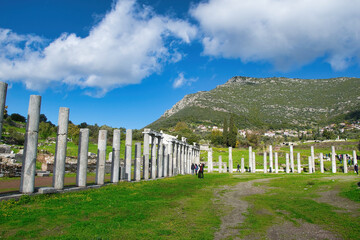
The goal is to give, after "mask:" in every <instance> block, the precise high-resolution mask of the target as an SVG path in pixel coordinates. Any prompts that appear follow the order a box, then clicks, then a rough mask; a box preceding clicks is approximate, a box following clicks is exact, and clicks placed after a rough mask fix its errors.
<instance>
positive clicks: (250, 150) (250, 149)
mask: <svg viewBox="0 0 360 240" xmlns="http://www.w3.org/2000/svg"><path fill="white" fill-rule="evenodd" d="M252 156H253V155H252V147H251V146H250V147H249V172H252V170H253V169H252V164H253V160H252Z"/></svg>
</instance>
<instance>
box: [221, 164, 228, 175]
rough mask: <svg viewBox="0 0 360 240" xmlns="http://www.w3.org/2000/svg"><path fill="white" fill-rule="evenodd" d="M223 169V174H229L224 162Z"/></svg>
mask: <svg viewBox="0 0 360 240" xmlns="http://www.w3.org/2000/svg"><path fill="white" fill-rule="evenodd" d="M221 169H222V172H223V173H227V166H226V162H223V163H222V168H221Z"/></svg>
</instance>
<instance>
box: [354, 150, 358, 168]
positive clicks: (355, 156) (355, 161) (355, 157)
mask: <svg viewBox="0 0 360 240" xmlns="http://www.w3.org/2000/svg"><path fill="white" fill-rule="evenodd" d="M353 159H354V166H355V165H356V164H357V155H356V151H355V150H353Z"/></svg>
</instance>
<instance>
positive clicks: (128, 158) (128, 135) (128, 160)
mask: <svg viewBox="0 0 360 240" xmlns="http://www.w3.org/2000/svg"><path fill="white" fill-rule="evenodd" d="M131 147H132V129H126V139H125V180H127V181H129V182H130V181H131V150H132V149H131Z"/></svg>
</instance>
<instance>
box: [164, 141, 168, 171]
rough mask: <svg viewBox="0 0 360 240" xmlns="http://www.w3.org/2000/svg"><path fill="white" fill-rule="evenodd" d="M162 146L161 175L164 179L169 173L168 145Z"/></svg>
mask: <svg viewBox="0 0 360 240" xmlns="http://www.w3.org/2000/svg"><path fill="white" fill-rule="evenodd" d="M163 146H164V165H163V169H164V171H163V175H164V177H167V176H168V173H169V145H168V144H163Z"/></svg>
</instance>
